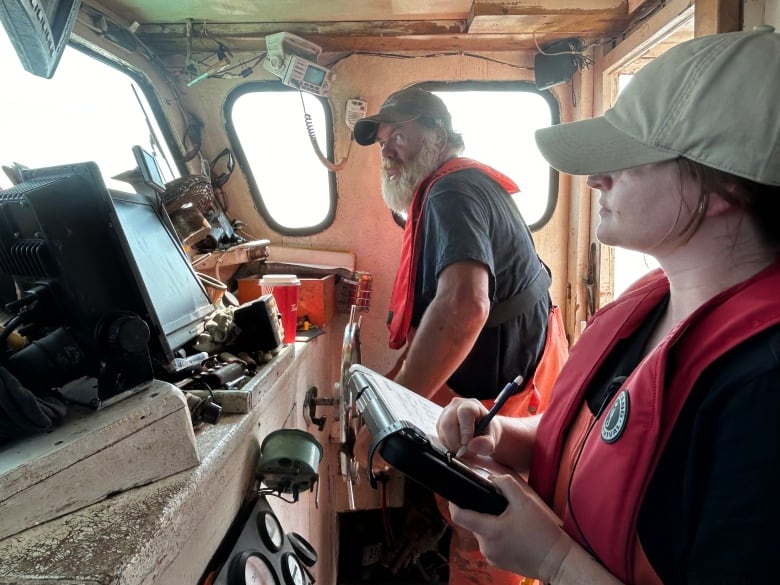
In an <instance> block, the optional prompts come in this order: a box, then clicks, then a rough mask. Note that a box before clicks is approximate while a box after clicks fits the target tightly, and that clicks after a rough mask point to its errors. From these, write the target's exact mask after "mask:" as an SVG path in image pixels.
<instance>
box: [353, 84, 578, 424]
mask: <svg viewBox="0 0 780 585" xmlns="http://www.w3.org/2000/svg"><path fill="white" fill-rule="evenodd" d="M354 133H355V140H356V141H357V143H358V144H361V145H369V144H373V143H374V142H377V143H378V144H379V146H380V148H381V154H382V194H383V197H384V200H385V202H386V203H387V205H388V207H390V209H392V210H394V211H396V212H398V213H406V214H407V218H408V219H407V222H406V226H405V230H404V242H403V248H402V254H401V262H400V265H399V268H398V272H397V274H396V279H395V285H394V288H393V294H392V297H391V301H390V305H391V306H390V316H389V318H388V326H389V329H390V346H391V347H392V348H394V349H400V348H402V347H404V346H405V345H406V351H405V353H404V354H403V356H402V358H401V360H399V366H398V368H397V371H396V372H393V374H394V375H393V378H394V379H395V381H396V382H398V383H399V384H402V385H403V386H406V387H407V388H410V389H411V390H414V391H415V392H417V393H419V394H422V395H424V396H426V397H427V398H430V399H432V400H433V401H434V402H437V403H438V404H442V405H443V404H447V403H448V402H449V401H450V399H451V398H452V397H454V396H463V397H471V398H478V399H481V400H488V401H489V400H491V399H493V398H495V397H496V395H497V394H498V393H499V392H500V390H501V388H502V387H503V386H504V385H505V384H506V383H507V382H510V381H511V380H513V379H515V378H516V377H517V376H518V375H520V376H522V377H523V380H525V381H526V383H524V384H522V386H521V392H519V393H518V394H517V395H516V396H515V397H513V399H512V401H510V403H508V404H507V405H506V406H505V408H504V409H502V413H503V414H506V413H514V414H518V415H523V414H528V413H529V412H531V413H533V412H535V411H537V410H541V409H542V408H543V407H544V405H545V400H546V395H545V389H546V388H547V387H548V386H549V385H550V384H549V382H548V381H545V380H547V379H548V378H550V377H552V378H554V376H555V374H557V371H558V367H559V365H560V364H558V363H557V361H558V360H555V363H554V364H551V365H550V367H547V365H548V364H547V361H549V360H547V361H544V362H542V363H540V360H541V358H542V355H543V353H544V351H545V345H546V343H545V342H546V339H547V337H548V336H547V333H548V323H550V324H552V325H553V327H552V328H553V329H560V330H559V331H558V330H555V331H551V335H550V336H549V337H550V338H551V342H552V343H549V344H547V345H548V346H551V345H554V346H555V347H548V352H552V353H555V354H556V355H557V356H558V357H560V354H561V353H563V354H564V357H565V353H566V347H560V346H561V341H563V345H564V346H565V339H562V328H560V320H559V319H551V316H552V315H553V313H552V312H551V311H552V308H553V307H552V303H551V300H550V295H549V292H548V287H549V284H550V276H549V273H548V271H547V269H546V267H545V266H544V264H543V263H542V262H541V260H540V259H539V257H538V255H537V253H536V249H535V247H534V243H533V240H532V239H531V233H530V231H529V229H528V227H527V225H526V224H525V221H524V220H523V218H522V216H521V215H520V213H519V212H518V210H517V207H516V206H515V204H514V202H513V201H512V200H511V198H510V197H509V195H510V193H515V192H517V191H519V189H518V187H517V185H515V183H514V182H513V181H512V180H511V179H509V178H508V177H506V176H505V175H503V174H501V173H500V172H498V171H496V170H495V169H492V168H490V167H488V166H487V165H484V164H481V163H479V162H477V161H474V160H471V159H467V158H463V157H461V156H460V154H461V153H462V152H463V150H464V142H463V137H462V136H461V135H460V134H458V133H456V132H455V131H454V130H453V128H452V119H451V116H450V113H449V111H448V110H447V107H446V106H445V105H444V102H443V101H442V100H441V99H440V98H439V97H438V96H436V95H434V94H432V93H430V92H427V91H424V90H421V89H419V88H408V89H404V90H401V91H399V92H396V93H394V94H392V95H391V96H390V97H388V98H387V100H386V101H385V102H384V104H382V107H381V109H380V111H379V113H378V114H376V115H374V116H369V117H367V118H363V119H362V120H359V121H358V122H357V123H356V125H355V130H354ZM556 310H557V309H556ZM556 316H557V313H556ZM540 366H541V368H540ZM548 370H550V371H551V372H548ZM535 375H536V379H535V380H534V376H535ZM540 376H547V378H545V380H542V379H540ZM533 381H535V382H536V384H533V383H530V382H533ZM520 403H522V404H520Z"/></svg>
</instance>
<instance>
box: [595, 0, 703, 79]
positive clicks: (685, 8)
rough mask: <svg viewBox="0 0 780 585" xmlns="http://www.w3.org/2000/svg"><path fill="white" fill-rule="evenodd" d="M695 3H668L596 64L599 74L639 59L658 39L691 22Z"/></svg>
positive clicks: (686, 0) (683, 0) (688, 0)
mask: <svg viewBox="0 0 780 585" xmlns="http://www.w3.org/2000/svg"><path fill="white" fill-rule="evenodd" d="M695 4H697V2H695V0H670V1H669V2H668V3H667V4H666V6H664V7H663V8H661V9H660V10H658V11H657V12H656V13H655V14H653V15H652V16H650V17H648V18H647V19H645V20H644V21H643V22H642V23H641V24H640V25H639V26H638V27H637V28H636V29H634V30H633V31H631V33H630V34H629V35H628V36H627V37H626V38H625V39H624V40H623V41H622V42H620V43H618V44H617V45H615V48H613V49H612V50H611V51H609V52H608V53H607V54H605V55H604V56H603V57H602V58H601V59H599V60H598V61H597V63H596V67H597V69H598V72H599V73H603V74H606V75H609V74H611V73H613V72H614V71H615V70H616V69H620V68H621V67H623V66H625V64H626V63H628V62H630V61H633V60H635V59H637V58H639V57H641V56H642V55H643V54H644V53H646V52H647V51H648V50H650V48H651V47H652V46H654V45H657V44H658V43H659V42H660V41H661V40H662V39H664V38H666V37H667V36H669V35H671V34H673V33H674V32H675V31H676V30H678V29H680V28H681V27H684V26H685V25H686V23H688V22H690V21H691V20H692V19H693V12H694V5H695Z"/></svg>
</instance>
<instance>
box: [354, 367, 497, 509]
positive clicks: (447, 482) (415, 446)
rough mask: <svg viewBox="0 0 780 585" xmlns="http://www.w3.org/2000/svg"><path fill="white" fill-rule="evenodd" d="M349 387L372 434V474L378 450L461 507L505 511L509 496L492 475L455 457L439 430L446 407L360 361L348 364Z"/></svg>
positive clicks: (369, 462)
mask: <svg viewBox="0 0 780 585" xmlns="http://www.w3.org/2000/svg"><path fill="white" fill-rule="evenodd" d="M348 384H349V389H350V392H351V394H352V397H353V401H354V404H355V406H356V408H357V410H358V413H359V414H360V415H361V417H362V419H363V422H364V423H365V424H366V427H368V430H369V432H370V433H371V446H370V448H369V454H368V462H367V468H368V477H369V481H370V482H371V485H372V487H374V488H375V487H376V477H375V476H374V474H373V471H372V469H371V467H372V466H371V463H372V460H373V456H374V454H375V453H377V452H378V453H379V454H380V455H381V456H382V458H383V459H384V460H385V461H387V462H388V463H389V464H390V465H392V466H393V467H394V468H395V469H397V470H398V471H400V472H401V473H403V474H404V475H406V476H407V477H408V478H409V479H411V480H413V481H415V482H417V483H419V484H420V485H422V486H424V487H426V488H428V489H430V490H431V491H433V492H434V493H436V494H438V495H440V496H441V497H443V498H445V499H446V500H449V501H451V502H453V503H454V504H456V505H458V506H459V507H461V508H465V509H469V510H475V511H477V512H483V513H486V514H495V515H498V514H501V513H502V512H503V511H504V509H505V508H506V506H507V501H506V498H505V497H504V496H503V494H502V493H501V491H500V490H499V489H498V488H497V487H496V486H495V484H494V483H493V482H492V481H490V480H489V479H488V478H487V472H483V473H484V475H483V473H480V471H479V470H477V469H475V468H473V467H471V466H469V465H467V464H466V463H464V462H462V461H460V460H458V459H456V458H455V457H454V456H453V454H452V453H451V452H450V451H448V450H447V449H446V448H445V447H444V445H443V444H442V443H441V441H440V440H439V438H438V435H437V434H436V420H437V419H438V418H439V415H440V414H441V411H442V408H441V407H440V406H439V405H437V404H435V403H433V402H431V401H430V400H428V399H426V398H423V397H422V396H420V395H419V394H417V393H415V392H412V391H411V390H409V389H408V388H405V387H403V386H401V385H400V384H396V383H395V382H393V381H392V380H390V379H388V378H385V377H384V376H382V375H381V374H379V373H377V372H375V371H373V370H370V369H369V368H366V367H365V366H362V365H360V364H354V365H352V366H351V367H350V369H349V382H348Z"/></svg>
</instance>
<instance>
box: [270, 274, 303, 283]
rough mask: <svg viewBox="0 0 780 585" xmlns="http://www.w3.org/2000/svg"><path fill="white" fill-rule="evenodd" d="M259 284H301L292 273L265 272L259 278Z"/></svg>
mask: <svg viewBox="0 0 780 585" xmlns="http://www.w3.org/2000/svg"><path fill="white" fill-rule="evenodd" d="M260 284H264V285H266V286H276V285H282V284H287V285H299V284H301V281H300V280H298V277H297V276H295V275H294V274H266V275H265V276H263V278H262V279H261V280H260Z"/></svg>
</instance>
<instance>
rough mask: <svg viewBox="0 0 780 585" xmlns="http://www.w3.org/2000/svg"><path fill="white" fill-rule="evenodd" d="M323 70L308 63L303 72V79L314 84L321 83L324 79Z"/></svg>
mask: <svg viewBox="0 0 780 585" xmlns="http://www.w3.org/2000/svg"><path fill="white" fill-rule="evenodd" d="M325 73H326V72H325V70H324V69H320V68H319V67H314V66H312V65H309V66H308V67H307V68H306V73H304V74H303V80H304V81H306V82H308V83H312V84H314V85H321V84H322V82H323V81H325Z"/></svg>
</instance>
